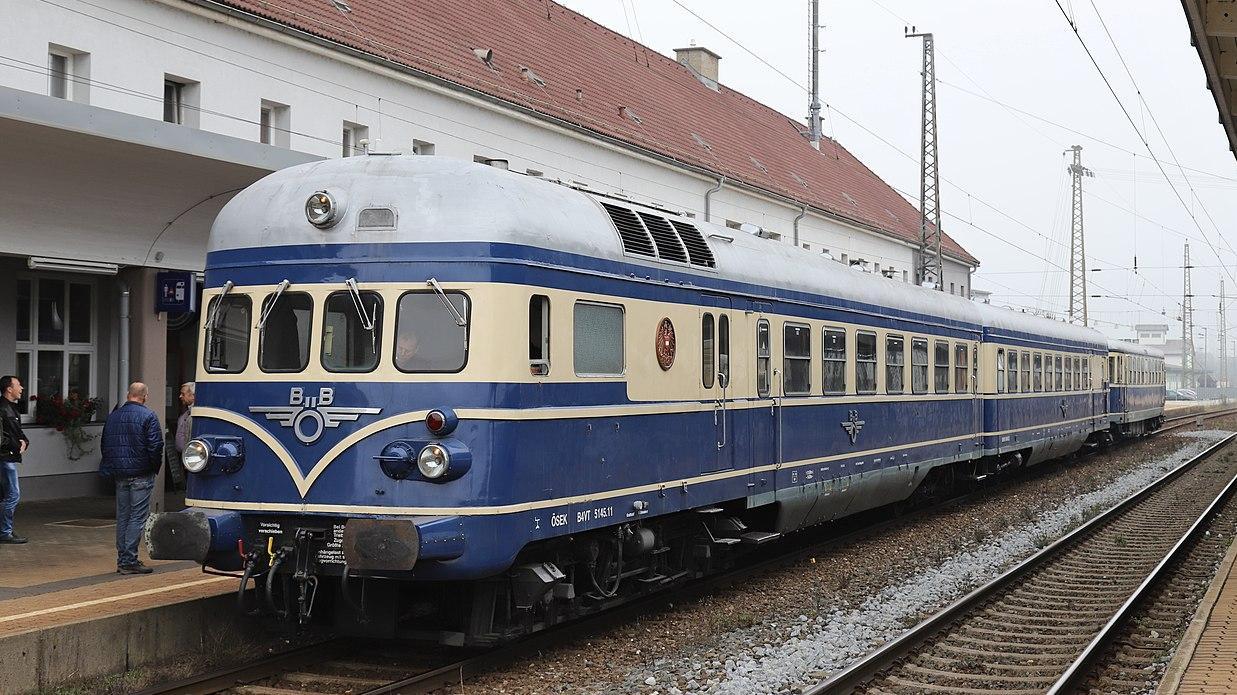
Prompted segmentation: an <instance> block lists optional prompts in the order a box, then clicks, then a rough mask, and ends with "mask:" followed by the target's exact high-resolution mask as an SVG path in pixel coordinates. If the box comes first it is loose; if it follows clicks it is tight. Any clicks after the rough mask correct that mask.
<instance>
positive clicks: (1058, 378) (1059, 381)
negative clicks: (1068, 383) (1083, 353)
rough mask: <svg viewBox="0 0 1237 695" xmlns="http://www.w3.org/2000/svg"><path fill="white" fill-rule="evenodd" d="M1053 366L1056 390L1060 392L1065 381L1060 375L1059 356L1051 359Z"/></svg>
mask: <svg viewBox="0 0 1237 695" xmlns="http://www.w3.org/2000/svg"><path fill="white" fill-rule="evenodd" d="M1053 364H1054V367H1055V368H1054V371H1055V372H1056V376H1055V384H1056V390H1057V391H1061V390H1063V389H1064V388H1065V380H1064V379H1063V377H1062V373H1061V356H1060V355H1056V356H1055V357H1054V358H1053Z"/></svg>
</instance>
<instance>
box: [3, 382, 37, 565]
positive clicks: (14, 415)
mask: <svg viewBox="0 0 1237 695" xmlns="http://www.w3.org/2000/svg"><path fill="white" fill-rule="evenodd" d="M23 390H24V387H23V386H22V384H21V380H20V379H18V378H17V377H15V376H3V377H0V396H3V397H2V398H0V543H25V542H26V539H25V538H22V537H21V536H19V535H17V534H15V533H13V514H14V513H16V512H17V502H18V500H20V499H21V486H20V484H19V483H18V482H17V464H19V463H21V456H22V454H24V453H26V448H27V447H29V446H30V439H28V438H27V437H26V433H25V432H23V431H22V429H21V413H20V412H19V411H18V410H17V402H18V401H19V400H20V399H21V394H22V391H23Z"/></svg>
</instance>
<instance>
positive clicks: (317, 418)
mask: <svg viewBox="0 0 1237 695" xmlns="http://www.w3.org/2000/svg"><path fill="white" fill-rule="evenodd" d="M206 283H207V290H206V292H205V295H204V306H205V307H206V314H205V317H204V321H203V329H202V335H201V339H200V340H201V342H200V346H201V355H202V356H203V363H202V365H201V369H200V371H199V377H198V399H197V405H196V406H195V408H194V437H195V439H194V441H193V442H191V445H190V446H188V447H187V448H186V456H185V464H186V467H187V468H189V469H190V471H191V473H192V474H191V475H190V477H189V489H188V499H187V502H188V504H189V505H190V509H188V510H187V511H185V512H179V513H173V514H165V515H161V516H159V517H157V518H156V519H155V520H154V522H153V523H152V525H151V529H150V534H149V539H150V543H151V545H152V548H153V553H154V555H155V556H156V557H163V558H185V559H194V560H197V561H199V562H202V563H204V564H206V565H209V566H210V567H212V568H215V569H218V570H241V571H243V572H244V577H245V580H244V581H247V580H248V578H250V577H263V578H264V579H263V581H262V582H260V584H261V586H262V591H261V592H260V593H262V594H264V596H265V599H264V602H265V604H266V606H267V607H268V608H269V609H271V610H273V611H274V612H276V613H278V614H281V615H291V616H293V617H297V616H299V617H300V618H301V619H302V620H304V619H308V617H309V615H310V614H311V613H313V614H322V613H324V612H325V613H327V614H328V615H329V614H330V613H331V612H333V613H334V614H335V617H336V619H337V620H338V621H339V622H340V623H341V624H351V625H353V626H358V625H363V626H364V629H365V630H367V631H370V632H374V633H381V634H391V633H393V632H395V631H396V630H397V629H399V628H400V626H401V625H402V624H404V623H412V624H414V625H416V626H419V627H421V628H426V627H427V626H432V627H433V628H434V629H437V630H440V631H441V633H442V634H444V635H452V637H450V639H454V640H457V641H458V640H460V639H464V640H470V641H483V640H487V639H496V638H498V637H501V636H507V635H510V634H514V633H517V632H521V631H526V630H528V629H534V628H535V627H538V626H542V625H545V624H549V623H552V622H555V621H558V620H562V619H565V618H567V617H570V616H571V615H576V614H579V613H580V612H582V611H587V610H592V609H595V608H597V607H600V606H604V605H607V604H608V603H611V602H613V601H615V600H620V599H622V598H623V597H625V596H629V595H631V594H634V593H638V592H641V591H647V590H651V589H653V588H656V587H658V586H661V585H664V584H666V583H669V582H673V581H676V580H679V579H683V578H688V577H691V576H695V575H698V574H699V573H701V572H705V571H708V570H709V569H710V568H712V567H714V566H716V565H718V564H719V563H724V562H727V561H728V559H729V558H730V557H732V555H733V554H734V553H735V552H737V551H739V550H740V549H742V548H744V547H747V546H751V545H758V544H760V543H763V542H765V541H767V540H770V539H773V538H776V537H778V536H779V535H780V534H783V533H786V532H789V531H792V530H794V529H797V528H802V527H803V526H805V525H809V524H813V523H817V522H820V521H824V520H828V519H834V518H838V517H841V516H845V515H848V514H853V513H856V512H858V511H862V510H865V509H871V508H873V507H877V506H881V505H885V504H889V503H893V502H897V501H899V500H904V499H906V498H907V497H909V496H910V495H912V494H913V493H915V492H916V491H917V490H920V491H922V490H925V489H929V488H932V487H933V486H934V485H935V484H936V483H943V482H948V481H950V480H952V479H953V478H955V477H958V476H959V474H961V475H964V476H978V475H985V474H987V473H988V472H989V469H991V468H992V467H993V466H995V465H997V464H996V463H995V462H998V461H999V460H1000V459H1002V457H1004V458H1005V459H1009V458H1011V457H1013V458H1014V459H1015V460H1020V461H1024V462H1025V461H1031V460H1035V459H1037V458H1039V457H1040V456H1041V452H1049V451H1055V452H1058V453H1063V452H1064V451H1065V450H1066V449H1068V448H1069V447H1070V446H1073V445H1074V444H1075V443H1076V440H1077V437H1078V436H1082V431H1083V430H1084V429H1085V427H1087V426H1090V425H1089V424H1088V425H1084V424H1083V423H1090V420H1087V419H1086V417H1085V415H1084V413H1085V412H1087V409H1088V406H1087V405H1086V402H1087V398H1088V394H1090V392H1091V391H1092V390H1094V389H1092V388H1091V387H1090V386H1087V388H1082V386H1084V385H1087V384H1090V383H1091V381H1092V380H1091V379H1090V378H1089V377H1088V376H1087V372H1084V371H1082V370H1083V368H1082V367H1081V364H1082V363H1080V362H1077V360H1086V359H1087V358H1092V357H1095V356H1096V355H1099V354H1101V353H1102V349H1103V343H1102V342H1100V341H1099V340H1098V338H1097V336H1098V334H1095V333H1093V332H1091V331H1086V330H1083V329H1073V328H1068V327H1064V326H1063V325H1061V324H1056V323H1053V322H1050V321H1045V320H1042V319H1034V318H1030V317H1025V316H1017V315H1013V314H1010V313H1008V312H999V311H997V310H992V309H988V308H980V307H979V306H978V305H976V304H973V303H971V302H969V301H967V300H964V299H962V298H960V297H954V296H950V295H944V294H941V293H939V292H932V291H928V290H924V289H921V288H917V287H912V286H909V285H905V284H902V283H897V282H892V281H889V280H886V279H884V278H882V277H879V276H873V275H869V274H866V273H862V272H858V271H855V270H851V269H848V268H844V267H841V266H839V265H837V264H834V263H830V262H828V261H826V260H824V259H823V258H821V257H819V256H815V255H812V254H809V253H806V252H804V251H803V250H801V249H797V248H793V247H791V246H789V245H786V244H779V243H776V242H773V241H770V240H767V239H763V238H759V237H756V236H753V235H749V234H746V233H742V232H736V231H735V230H731V229H727V228H724V227H718V226H715V225H711V224H707V223H700V222H698V221H696V220H693V219H690V218H688V217H684V216H680V215H675V214H672V213H669V212H667V211H663V210H655V209H651V208H646V207H639V206H634V205H632V204H630V203H627V202H625V201H621V200H617V199H613V198H605V197H601V196H596V195H592V194H589V193H585V192H581V191H579V190H575V189H572V188H569V187H566V186H562V185H558V184H555V183H550V182H546V181H542V180H538V179H534V178H529V177H525V176H521V175H518V174H515V173H511V172H506V171H501V170H498V169H495V168H492V167H486V166H480V165H475V164H472V163H466V162H458V161H452V160H447V159H439V158H433V157H401V156H379V155H373V156H368V157H357V158H348V159H342V160H335V161H325V162H318V163H313V164H307V165H303V166H299V167H293V168H291V169H287V170H283V171H280V172H276V173H274V174H271V175H270V176H267V177H266V178H264V179H262V180H261V181H259V182H257V183H255V184H254V185H252V186H251V187H249V188H248V189H246V190H245V191H243V192H241V193H240V194H238V195H237V196H236V197H235V198H234V199H233V200H232V201H231V202H229V203H228V204H227V206H225V208H224V209H223V211H222V212H221V213H220V215H219V217H218V219H217V220H216V222H215V225H214V227H213V228H212V232H211V237H210V247H209V253H208V256H207V269H206ZM1014 352H1016V354H1017V355H1018V358H1017V359H1018V360H1021V359H1022V357H1021V356H1022V355H1023V354H1026V355H1027V357H1028V359H1029V360H1031V361H1030V362H1028V363H1027V364H1028V367H1029V366H1030V365H1035V364H1037V361H1038V360H1041V359H1042V360H1045V361H1044V362H1042V363H1041V364H1042V372H1041V371H1039V368H1038V367H1037V371H1035V373H1036V374H1039V375H1040V377H1039V378H1040V379H1045V380H1051V386H1049V385H1048V382H1047V381H1045V382H1043V383H1040V385H1039V386H1038V387H1037V386H1035V384H1037V383H1039V382H1036V381H1035V379H1034V378H1028V379H1029V380H1028V381H1027V382H1026V383H1027V384H1028V391H1027V392H1026V393H1022V386H1021V383H1022V382H1021V381H1014V382H1009V381H1007V380H1009V379H1010V374H1011V373H1010V371H1009V369H1010V367H1009V366H1008V365H1009V364H1010V363H1008V362H1007V361H1006V360H1008V359H1009V355H1011V354H1014ZM998 358H1000V359H998ZM1067 359H1068V360H1070V361H1069V362H1068V364H1069V365H1070V367H1069V369H1071V370H1073V371H1069V372H1067V371H1065V370H1066V369H1067V368H1066V367H1065V365H1066V364H1067V362H1065V361H1064V360H1067ZM981 364H983V365H990V366H991V368H989V367H985V369H984V371H982V373H981V371H980V365H981ZM1088 364H1089V362H1088ZM1022 365H1023V363H1022V362H1021V361H1019V362H1017V367H1018V373H1019V374H1021V373H1022V372H1023V371H1025V370H1026V369H1027V368H1028V367H1023V366H1022ZM1089 373H1090V374H1091V375H1094V374H1095V373H1096V370H1094V369H1092V370H1090V372H1089ZM1066 374H1069V375H1070V376H1066ZM1008 383H1016V384H1018V386H1017V389H1018V393H1017V395H1016V397H1015V394H1013V393H1011V392H1010V391H1009V387H1008V386H1007V385H1006V384H1008ZM1062 404H1064V405H1062ZM1090 407H1091V408H1092V409H1094V405H1092V406H1090ZM1007 437H1009V438H1007ZM1054 443H1055V446H1056V448H1053V447H1054ZM1043 455H1045V456H1046V455H1047V453H1043ZM1018 457H1021V458H1018ZM925 481H928V482H927V483H925ZM461 580H467V581H461ZM323 584H325V586H326V587H328V588H329V589H330V590H329V591H324V590H323V589H322V588H321V587H322V585H323ZM359 585H363V587H362V586H359ZM361 596H364V597H366V599H365V600H364V601H363V600H361V598H360V597H361ZM315 606H316V608H315Z"/></svg>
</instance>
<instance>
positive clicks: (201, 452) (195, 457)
mask: <svg viewBox="0 0 1237 695" xmlns="http://www.w3.org/2000/svg"><path fill="white" fill-rule="evenodd" d="M180 462H181V463H182V464H183V465H184V466H185V470H187V471H189V472H190V473H201V472H202V471H203V470H205V469H206V464H207V463H210V445H208V444H207V443H206V442H204V441H202V440H201V439H190V440H189V443H188V444H186V445H185V451H184V452H183V453H182V454H181V455H180Z"/></svg>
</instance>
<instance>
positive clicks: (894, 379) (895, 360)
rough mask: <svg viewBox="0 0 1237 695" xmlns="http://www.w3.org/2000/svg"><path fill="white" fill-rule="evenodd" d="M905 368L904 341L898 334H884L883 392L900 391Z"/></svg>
mask: <svg viewBox="0 0 1237 695" xmlns="http://www.w3.org/2000/svg"><path fill="white" fill-rule="evenodd" d="M905 369H906V341H905V340H904V339H903V338H902V336H900V335H889V336H885V393H902V389H903V388H904V387H903V384H902V382H903V380H904V378H905V377H904V376H903V375H904V374H905Z"/></svg>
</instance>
